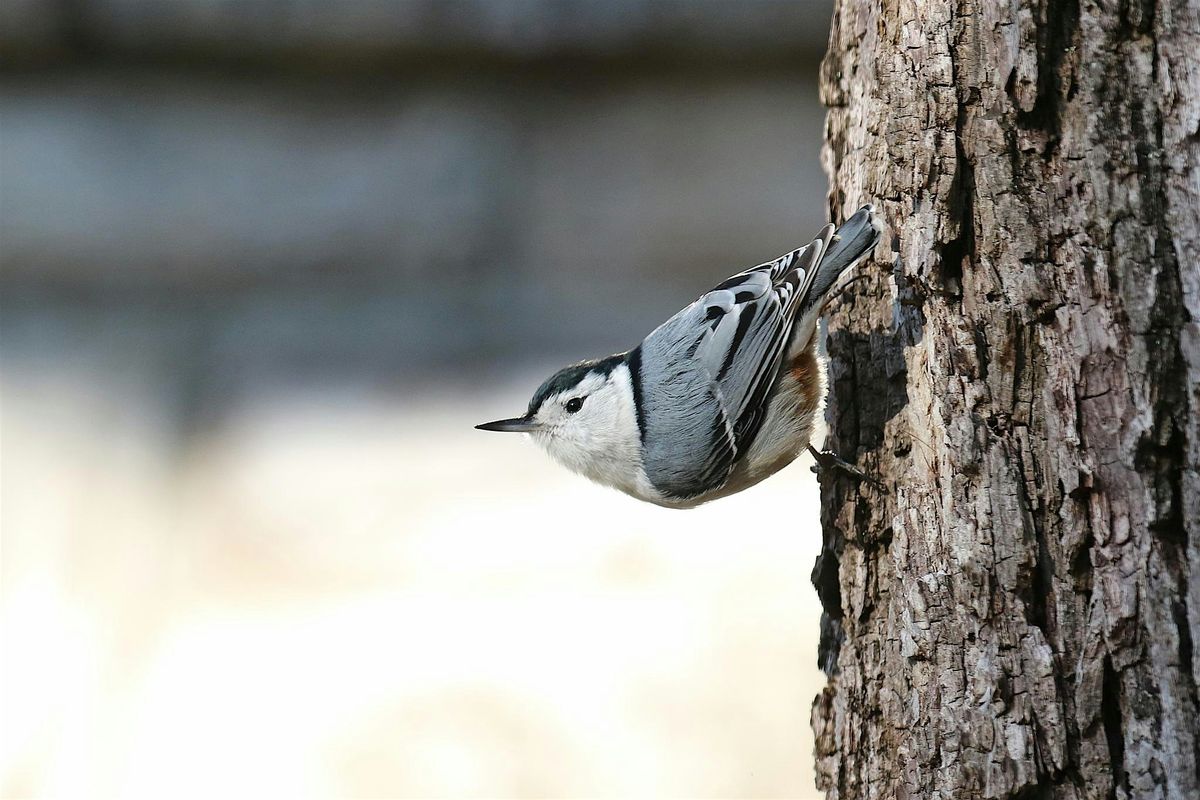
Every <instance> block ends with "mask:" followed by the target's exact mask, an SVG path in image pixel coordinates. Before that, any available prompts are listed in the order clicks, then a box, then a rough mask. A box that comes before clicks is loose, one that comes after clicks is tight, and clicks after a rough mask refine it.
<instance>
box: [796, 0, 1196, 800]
mask: <svg viewBox="0 0 1200 800" xmlns="http://www.w3.org/2000/svg"><path fill="white" fill-rule="evenodd" d="M821 81H822V92H823V97H824V101H825V103H826V104H827V105H828V106H829V107H830V113H829V119H828V124H827V131H826V133H827V136H826V150H825V160H826V167H827V170H828V172H829V174H830V178H831V182H832V190H831V196H830V204H831V206H832V208H833V210H834V211H835V212H839V215H844V214H846V213H847V212H848V211H850V210H851V209H853V208H855V207H857V206H858V205H860V204H862V203H864V202H868V201H872V202H875V203H876V204H877V205H878V206H879V207H880V208H881V209H882V211H883V214H884V217H885V219H886V220H887V222H888V224H889V225H890V226H891V233H890V234H889V235H888V236H886V237H884V239H883V240H882V241H881V243H880V245H879V247H878V248H877V250H876V253H875V256H876V261H875V263H874V264H871V265H868V266H867V267H865V268H864V269H863V270H862V272H863V275H864V277H863V278H862V279H861V280H859V281H858V282H856V283H854V284H852V286H851V287H850V288H849V289H848V290H847V292H846V293H845V294H844V295H843V296H842V298H841V299H840V301H837V302H836V303H835V304H834V308H833V310H832V311H831V314H830V324H829V338H828V350H829V355H830V359H831V373H830V374H831V395H830V401H829V412H828V414H829V422H830V441H829V446H830V448H831V449H833V450H835V451H836V452H838V453H839V454H841V455H842V456H843V457H845V458H847V459H852V460H855V461H856V462H857V463H858V465H859V466H861V467H863V468H864V469H866V470H868V471H870V472H873V473H874V474H875V475H876V476H878V477H880V478H882V480H883V483H884V484H885V486H886V488H884V489H880V488H878V487H875V486H873V485H871V484H870V483H855V482H853V481H852V480H850V479H848V478H847V477H844V476H834V475H830V476H826V477H824V478H823V479H822V490H823V501H824V513H823V525H824V529H825V549H824V552H823V554H822V557H821V559H820V561H818V564H817V568H816V569H815V571H814V575H813V577H814V582H815V583H816V585H817V587H818V590H819V591H820V593H821V596H822V600H823V603H824V605H825V609H826V614H825V616H824V619H823V623H822V633H823V636H822V648H821V660H822V665H823V667H824V668H825V669H826V671H827V672H828V674H829V685H828V687H827V688H826V689H825V690H824V691H823V693H822V694H821V695H820V696H819V697H818V698H817V700H816V702H815V703H814V707H813V725H814V728H815V731H816V734H817V771H818V783H819V786H820V788H822V789H824V790H825V792H826V794H827V796H828V797H830V798H843V799H845V800H849V799H850V798H889V799H890V798H893V797H895V798H947V799H949V798H954V800H960V799H961V798H975V797H1021V798H1052V797H1053V798H1109V797H1117V798H1124V797H1130V798H1149V797H1155V798H1158V797H1161V798H1181V799H1182V798H1188V800H1192V799H1194V798H1200V778H1198V772H1197V770H1198V767H1197V765H1198V764H1200V711H1198V707H1197V684H1198V683H1200V661H1198V660H1197V657H1196V656H1195V655H1194V653H1193V647H1194V645H1195V643H1196V642H1197V640H1198V637H1200V388H1198V387H1200V325H1198V321H1200V273H1198V268H1197V265H1198V264H1200V212H1198V208H1200V4H1198V3H1196V2H1194V0H1100V1H1099V2H1094V1H1091V0H1059V1H1058V2H1056V1H1055V0H1009V2H1004V1H1003V0H1001V1H1000V2H995V0H883V2H875V1H872V2H868V1H867V0H839V2H838V5H837V10H836V12H835V15H834V27H833V33H832V36H831V42H830V50H829V54H828V55H827V57H826V60H825V63H824V64H823V66H822V75H821Z"/></svg>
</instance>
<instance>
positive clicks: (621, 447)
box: [532, 364, 641, 491]
mask: <svg viewBox="0 0 1200 800" xmlns="http://www.w3.org/2000/svg"><path fill="white" fill-rule="evenodd" d="M532 421H533V422H534V423H536V424H537V425H538V428H537V430H535V431H534V432H533V437H534V439H535V440H536V441H537V443H538V444H540V445H541V446H542V447H544V448H545V449H546V451H547V452H549V453H550V455H551V456H553V457H554V458H555V459H556V460H557V461H559V462H560V463H561V464H563V466H565V467H567V468H568V469H572V470H574V471H575V472H579V473H581V474H583V475H586V476H587V477H589V478H591V479H592V480H594V481H598V482H600V483H604V484H607V485H609V486H615V487H617V488H619V489H623V490H626V491H628V490H629V489H630V488H631V487H633V486H635V485H637V482H638V476H639V474H640V472H641V455H640V450H639V447H638V443H639V434H638V427H637V414H636V412H635V411H634V407H633V391H632V389H631V387H630V383H629V369H628V367H626V366H625V365H623V364H622V365H619V366H617V367H616V368H615V369H614V370H613V371H612V372H611V373H609V374H608V375H607V376H605V375H603V374H600V373H596V372H589V373H588V374H587V375H586V376H584V378H583V380H581V381H580V382H579V383H578V384H577V385H575V386H573V387H570V388H568V389H564V390H563V391H561V392H558V393H556V394H553V395H551V396H549V397H547V398H546V400H545V401H543V403H542V405H541V406H540V407H539V408H538V410H537V413H536V414H534V416H533V420H532Z"/></svg>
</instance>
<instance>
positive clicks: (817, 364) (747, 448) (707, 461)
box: [475, 205, 881, 508]
mask: <svg viewBox="0 0 1200 800" xmlns="http://www.w3.org/2000/svg"><path fill="white" fill-rule="evenodd" d="M880 231H881V226H880V223H879V221H878V218H877V216H876V213H875V209H874V207H873V206H871V205H864V206H863V207H862V208H860V209H858V211H857V212H855V213H854V214H853V215H852V216H851V217H850V218H849V219H847V220H846V221H845V222H844V223H843V224H842V225H841V227H839V228H836V229H835V227H834V226H833V225H832V224H829V225H826V226H825V227H824V228H823V229H822V230H821V232H820V233H818V234H817V236H816V238H814V239H813V240H812V241H811V242H809V243H808V244H806V245H805V246H803V247H801V248H799V249H796V250H793V251H791V252H790V253H786V254H784V255H782V256H780V257H779V258H776V259H775V260H774V261H768V262H766V263H764V264H760V265H759V266H756V267H753V268H751V269H747V270H744V271H742V272H739V273H737V274H736V275H733V276H732V277H730V278H728V279H727V280H725V281H723V282H721V283H720V284H718V285H717V286H716V287H715V288H713V289H712V290H711V291H709V292H706V293H705V294H703V295H702V296H701V297H700V298H699V299H697V300H696V301H695V302H693V303H691V304H690V305H688V306H687V307H686V308H684V309H683V310H681V311H680V312H679V313H677V314H675V315H674V316H673V317H671V318H670V319H668V320H667V321H666V322H664V323H663V324H661V325H659V326H658V327H657V328H655V329H654V330H653V331H652V332H651V333H650V334H649V335H648V336H646V338H644V339H643V340H642V341H641V343H639V344H638V345H637V346H636V347H633V348H632V349H630V350H628V351H626V352H624V353H617V354H615V355H610V356H607V357H605V358H596V359H590V360H586V361H580V362H579V363H577V364H572V365H570V366H567V367H564V368H563V369H561V370H559V371H558V372H556V373H554V374H553V375H551V376H550V377H549V378H548V379H547V380H546V381H545V382H543V383H542V385H541V386H539V387H538V388H537V391H535V392H534V394H533V398H532V399H531V400H530V401H529V406H528V408H527V409H526V411H525V413H524V414H523V415H521V416H519V417H513V418H510V419H501V420H496V421H495V422H486V423H483V424H481V425H476V426H475V427H476V428H477V429H479V430H485V431H503V432H514V433H525V434H528V435H530V436H532V437H533V439H534V441H535V442H537V444H539V445H540V446H541V447H542V448H544V449H545V450H546V451H547V452H548V453H549V454H550V456H551V457H552V458H554V459H555V460H556V461H558V462H559V463H560V464H562V465H563V466H565V467H567V468H568V469H570V470H572V471H574V472H577V473H580V474H582V475H584V476H586V477H587V478H590V479H591V480H593V481H595V482H597V483H600V484H603V485H606V486H610V487H613V488H615V489H618V490H620V491H622V492H625V493H626V494H628V495H631V496H633V497H635V498H637V499H639V500H644V501H646V502H649V503H653V504H655V505H659V506H665V507H668V508H693V507H695V506H698V505H700V504H701V503H706V502H709V501H711V500H716V499H718V498H721V497H726V496H728V495H731V494H734V493H737V492H740V491H742V490H744V489H747V488H749V487H751V486H753V485H755V484H757V483H759V482H760V481H762V480H764V479H766V478H768V477H770V476H771V475H773V474H775V473H776V472H778V471H779V470H781V469H782V468H784V467H785V466H787V465H788V464H790V463H791V462H792V461H794V460H795V459H796V457H797V456H798V455H799V454H800V453H801V452H803V451H805V450H806V449H808V450H810V451H812V452H813V454H814V455H818V453H817V452H816V451H815V450H814V449H813V448H812V447H811V443H810V439H811V436H812V431H813V423H814V420H815V419H816V415H817V413H818V412H819V411H820V410H821V408H822V406H823V401H824V395H825V368H824V364H823V362H822V359H821V358H820V355H819V353H818V339H819V337H818V335H817V329H818V320H819V318H820V316H821V313H822V312H823V311H824V308H825V304H826V302H827V301H828V300H829V298H830V297H831V295H832V294H833V290H834V287H835V286H836V285H837V283H838V279H839V278H840V277H841V275H842V274H843V273H845V272H846V271H848V270H849V269H851V268H852V267H854V266H856V265H857V264H859V263H860V262H861V261H862V260H863V259H864V258H865V257H866V256H867V255H868V254H869V253H870V252H871V251H872V250H873V249H874V247H875V243H876V242H877V241H878V239H879V236H880ZM835 460H836V459H835Z"/></svg>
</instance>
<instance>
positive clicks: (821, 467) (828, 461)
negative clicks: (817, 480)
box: [808, 444, 884, 489]
mask: <svg viewBox="0 0 1200 800" xmlns="http://www.w3.org/2000/svg"><path fill="white" fill-rule="evenodd" d="M808 452H809V453H811V454H812V457H813V466H812V471H813V472H816V473H817V474H822V473H824V472H826V471H828V470H831V469H840V470H841V471H842V472H845V473H846V474H847V475H849V476H850V477H852V478H854V479H855V480H859V481H866V482H867V483H872V484H874V485H876V486H878V487H879V488H880V489H882V488H884V486H883V481H881V480H879V479H878V478H876V477H874V476H873V475H868V474H867V473H866V472H863V471H862V470H861V469H859V468H858V467H856V466H854V465H853V464H851V463H850V462H849V461H843V460H842V459H841V458H838V456H837V454H836V453H834V452H832V451H830V450H826V451H824V452H822V451H820V450H818V449H817V448H815V447H813V446H812V445H811V444H810V445H809V446H808Z"/></svg>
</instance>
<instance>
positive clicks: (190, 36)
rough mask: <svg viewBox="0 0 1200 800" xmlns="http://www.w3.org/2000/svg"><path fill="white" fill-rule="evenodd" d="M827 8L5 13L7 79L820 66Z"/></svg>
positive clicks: (231, 8) (0, 26)
mask: <svg viewBox="0 0 1200 800" xmlns="http://www.w3.org/2000/svg"><path fill="white" fill-rule="evenodd" d="M830 6H831V2H830V0H790V1H787V2H784V1H782V0H738V2H730V0H401V1H400V2H382V1H381V0H371V1H367V0H255V1H254V2H235V1H233V0H169V1H168V2H163V0H5V2H4V3H3V4H2V5H0V54H2V55H0V65H3V66H6V67H9V68H12V67H28V66H35V67H44V66H46V65H48V64H54V63H77V62H79V61H89V60H101V61H108V62H118V63H130V62H139V61H147V62H153V63H164V62H165V63H193V62H203V63H206V64H213V63H214V62H215V63H220V62H222V61H228V62H230V63H232V64H245V63H251V64H254V65H256V66H258V67H259V68H263V67H271V68H275V69H281V70H288V69H293V68H299V69H306V68H311V67H312V66H314V65H316V66H319V67H321V68H323V69H329V68H335V67H336V68H349V69H371V68H382V67H387V66H389V65H393V64H402V63H403V64H411V63H434V64H436V63H437V62H439V61H451V62H453V61H466V62H479V61H502V62H518V63H523V62H531V61H540V60H559V59H568V60H570V59H577V60H585V61H601V62H605V61H619V62H622V63H626V64H628V63H630V62H650V63H697V62H703V63H706V64H710V65H711V64H740V63H748V64H759V63H763V62H778V61H796V60H805V61H808V60H812V59H813V58H814V57H819V55H820V53H821V52H822V51H823V50H824V47H825V36H826V32H827V30H828V16H829V12H830Z"/></svg>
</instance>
